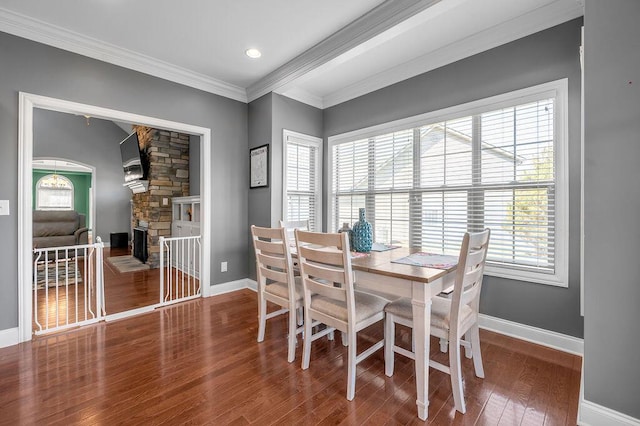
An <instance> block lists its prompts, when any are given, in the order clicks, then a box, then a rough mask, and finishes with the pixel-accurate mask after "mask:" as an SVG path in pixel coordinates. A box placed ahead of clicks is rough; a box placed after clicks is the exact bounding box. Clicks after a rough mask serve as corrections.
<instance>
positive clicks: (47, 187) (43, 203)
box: [36, 173, 73, 210]
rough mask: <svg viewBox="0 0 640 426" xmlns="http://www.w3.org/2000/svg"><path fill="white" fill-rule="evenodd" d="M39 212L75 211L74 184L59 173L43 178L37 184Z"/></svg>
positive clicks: (37, 207)
mask: <svg viewBox="0 0 640 426" xmlns="http://www.w3.org/2000/svg"><path fill="white" fill-rule="evenodd" d="M36 209H37V210H73V183H71V181H70V180H69V179H68V178H67V177H65V176H62V175H59V174H57V173H54V174H51V175H46V176H43V177H41V178H40V179H39V180H38V182H37V183H36Z"/></svg>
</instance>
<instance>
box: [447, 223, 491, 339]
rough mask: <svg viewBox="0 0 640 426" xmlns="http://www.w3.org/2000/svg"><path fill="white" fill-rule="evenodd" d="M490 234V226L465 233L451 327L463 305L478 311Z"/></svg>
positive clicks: (454, 291) (456, 281)
mask: <svg viewBox="0 0 640 426" xmlns="http://www.w3.org/2000/svg"><path fill="white" fill-rule="evenodd" d="M490 236H491V230H490V229H489V228H487V229H485V230H484V231H482V232H477V233H469V232H467V233H466V234H464V237H463V239H462V246H461V247H460V256H459V257H458V267H457V269H456V280H455V284H454V288H453V297H452V301H451V312H450V317H449V318H450V324H451V329H453V328H454V324H457V323H458V318H459V313H460V310H461V308H462V306H464V305H468V306H469V307H470V308H471V309H472V310H473V312H474V313H475V314H477V313H478V310H479V304H480V290H481V289H482V277H483V274H484V265H485V262H486V259H487V250H488V248H489V238H490Z"/></svg>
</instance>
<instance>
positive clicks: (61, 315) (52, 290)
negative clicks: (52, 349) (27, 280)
mask: <svg viewBox="0 0 640 426" xmlns="http://www.w3.org/2000/svg"><path fill="white" fill-rule="evenodd" d="M103 248H104V244H103V243H102V240H101V239H100V237H97V238H96V243H94V244H82V245H76V246H62V247H44V248H35V249H34V250H33V259H34V260H33V326H34V333H35V334H36V335H38V334H44V333H50V332H53V331H60V330H64V329H68V328H72V327H78V326H81V325H85V324H91V323H94V322H98V321H100V320H102V319H104V317H105V314H106V313H105V309H104V308H105V306H104V275H103V268H102V259H103Z"/></svg>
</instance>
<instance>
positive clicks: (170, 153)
mask: <svg viewBox="0 0 640 426" xmlns="http://www.w3.org/2000/svg"><path fill="white" fill-rule="evenodd" d="M134 130H135V131H136V132H137V133H138V141H139V143H140V150H141V152H143V153H144V155H146V158H147V160H148V167H149V169H148V172H147V180H148V181H149V190H148V191H147V192H143V193H140V194H133V199H132V217H131V225H132V226H131V227H132V229H133V228H139V227H141V228H146V230H147V244H146V248H147V255H148V257H147V263H148V264H149V266H150V267H151V268H157V267H158V266H159V265H160V243H159V241H160V237H161V236H163V237H170V236H171V199H172V198H173V197H182V196H186V195H189V135H188V134H184V133H177V132H170V131H166V130H158V129H152V128H149V127H144V126H134Z"/></svg>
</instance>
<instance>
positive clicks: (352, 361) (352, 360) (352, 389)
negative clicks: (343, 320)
mask: <svg viewBox="0 0 640 426" xmlns="http://www.w3.org/2000/svg"><path fill="white" fill-rule="evenodd" d="M345 334H346V333H344V332H343V333H342V335H343V336H344V335H345ZM348 339H349V342H348V344H349V351H348V356H349V361H348V367H347V399H348V400H349V401H353V398H354V397H355V396H356V356H357V355H358V353H357V352H356V333H355V332H353V333H348ZM343 342H344V338H343Z"/></svg>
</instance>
